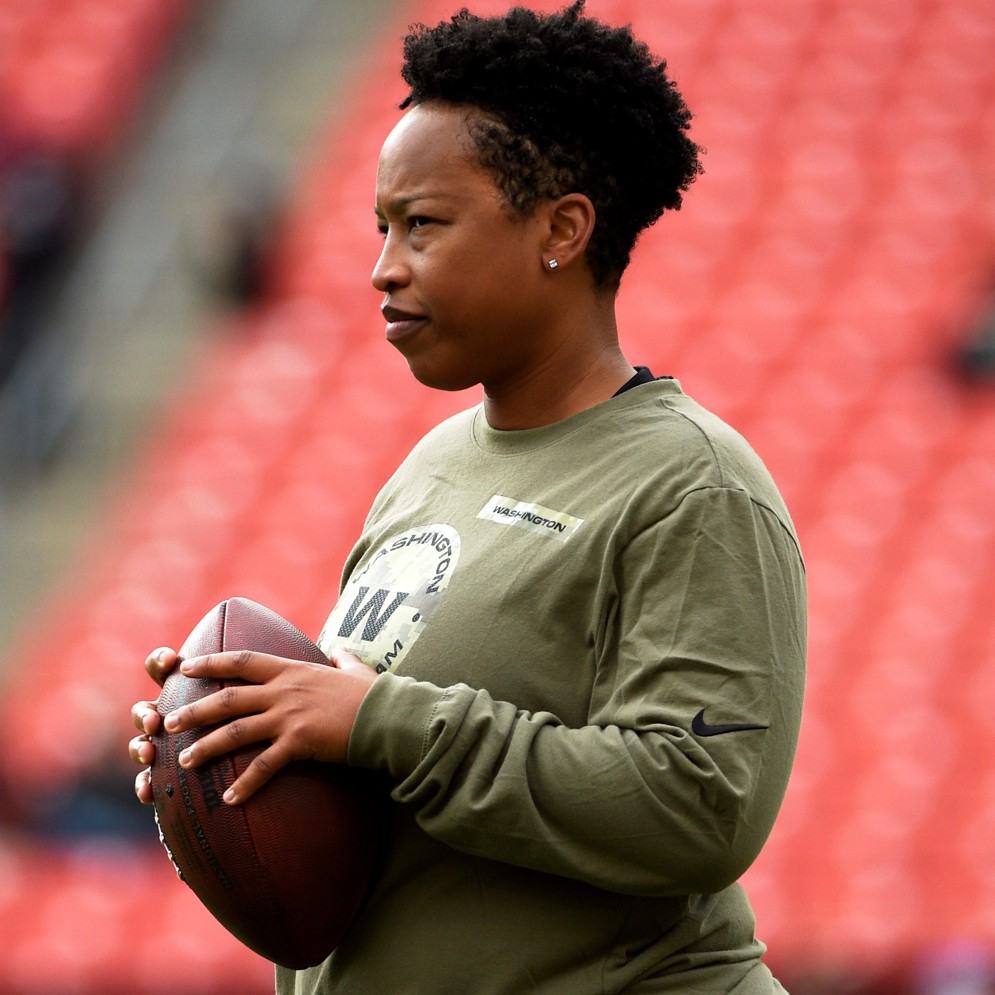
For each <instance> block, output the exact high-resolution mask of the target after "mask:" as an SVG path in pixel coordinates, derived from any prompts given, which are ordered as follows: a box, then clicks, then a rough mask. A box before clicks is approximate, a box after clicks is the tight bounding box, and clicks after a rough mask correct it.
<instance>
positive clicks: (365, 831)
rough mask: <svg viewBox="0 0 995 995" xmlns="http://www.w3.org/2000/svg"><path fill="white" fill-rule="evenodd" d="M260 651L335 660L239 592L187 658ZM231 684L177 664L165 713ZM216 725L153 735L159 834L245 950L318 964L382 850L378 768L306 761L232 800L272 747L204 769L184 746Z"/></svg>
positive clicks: (208, 618)
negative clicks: (187, 766)
mask: <svg viewBox="0 0 995 995" xmlns="http://www.w3.org/2000/svg"><path fill="white" fill-rule="evenodd" d="M243 649H251V650H257V651H259V652H263V653H271V654H274V655H276V656H282V657H288V658H291V659H295V660H305V661H308V662H311V663H323V664H326V665H327V664H328V660H327V658H326V657H325V655H324V654H323V653H322V652H321V650H320V649H319V648H318V647H317V646H316V645H315V644H314V643H312V642H311V640H310V639H308V638H307V636H305V635H304V634H303V633H302V632H300V631H299V630H298V629H296V628H295V627H294V626H293V625H291V624H290V623H289V622H287V621H286V620H285V619H283V618H281V617H280V616H279V615H277V614H276V613H275V612H273V611H270V610H269V609H268V608H264V607H263V606H262V605H258V604H256V603H255V602H253V601H249V600H247V599H245V598H229V599H228V600H227V601H223V602H221V604H219V605H218V606H217V607H215V608H214V609H212V610H211V611H210V612H208V614H207V615H205V616H204V618H203V619H202V620H201V622H200V623H199V624H198V625H197V627H196V628H195V629H194V630H193V632H191V633H190V636H189V637H188V638H187V640H186V642H184V644H183V646H182V648H181V649H180V651H179V655H180V658H181V659H189V658H191V657H194V656H202V655H204V654H207V653H216V652H220V651H223V650H243ZM226 683H239V682H237V681H236V682H227V681H220V680H204V679H199V678H196V679H195V678H190V677H185V676H183V675H182V674H180V673H179V670H174V671H173V672H172V673H171V674H170V675H169V676H168V677H167V679H166V682H165V684H164V685H163V688H162V693H161V695H160V697H159V703H158V709H159V713H160V715H166V713H167V712H169V711H171V710H173V709H174V708H178V707H180V706H181V705H185V704H188V703H189V702H192V701H196V700H197V699H199V698H202V697H204V696H205V695H208V694H211V693H212V692H214V691H218V690H220V689H221V688H222V687H223V686H224V685H225V684H226ZM207 731H208V730H207V729H194V730H191V731H189V732H184V733H178V734H176V735H169V734H167V733H165V732H160V734H158V735H157V736H155V737H153V741H154V743H155V748H156V755H155V762H154V763H153V764H152V794H153V799H154V803H155V813H156V821H157V822H158V824H159V835H160V838H161V839H162V842H163V844H164V845H165V847H166V850H167V852H168V853H169V856H170V859H171V860H172V861H173V864H174V866H175V867H176V871H177V873H178V874H179V876H180V878H181V879H182V880H183V881H184V882H186V884H187V885H188V886H189V887H190V888H191V889H192V890H193V891H194V893H195V894H196V895H197V897H198V898H199V899H200V900H201V902H203V903H204V905H205V906H206V907H207V908H208V910H209V911H210V912H211V913H212V914H213V915H214V917H215V918H216V919H217V920H218V921H219V922H220V923H221V924H222V925H223V926H225V928H226V929H228V930H229V932H231V933H232V934H233V935H234V936H235V937H237V938H238V939H239V940H241V941H242V942H243V943H244V944H245V945H246V946H248V947H250V948H251V949H253V950H255V951H256V952H257V953H259V954H261V955H262V956H263V957H265V958H267V959H268V960H271V961H273V962H275V963H277V964H280V965H282V966H284V967H290V968H297V969H299V968H303V967H310V966H312V965H314V964H319V963H321V961H323V960H324V959H325V958H326V957H327V956H328V955H329V954H330V953H331V952H332V951H333V950H334V949H335V947H336V946H337V945H338V943H339V941H340V940H341V938H342V937H343V935H344V934H345V932H346V930H347V929H348V928H349V925H350V923H351V922H352V920H353V917H354V915H355V913H356V911H357V910H358V908H359V906H360V904H361V902H362V901H363V898H364V895H365V893H366V888H367V886H368V883H369V880H370V876H371V874H372V871H373V868H374V864H375V859H376V853H377V850H378V841H379V834H378V827H379V825H380V824H381V819H380V814H381V813H380V811H379V809H380V803H381V802H382V797H381V792H380V791H379V790H378V788H377V785H376V783H375V781H374V780H373V777H374V776H373V774H372V773H371V772H369V771H362V770H356V769H352V768H349V767H345V766H342V765H339V764H330V763H320V762H318V761H295V762H293V763H291V764H288V766H287V767H285V768H284V769H283V770H281V771H280V772H279V773H278V774H276V776H275V777H274V778H273V779H272V780H271V781H269V782H268V783H267V784H266V785H265V786H264V787H262V788H261V789H260V790H259V791H258V792H257V793H256V794H254V795H252V796H251V797H250V798H249V799H248V800H247V801H246V802H245V803H244V804H242V805H235V806H232V805H226V804H225V803H224V802H223V801H222V800H221V797H222V795H223V794H224V792H225V790H226V789H227V788H228V787H229V785H231V784H232V782H233V781H234V780H235V778H236V777H237V776H238V775H239V774H240V773H241V772H242V771H244V770H245V768H246V767H247V766H248V764H249V763H250V762H251V761H252V759H253V757H255V756H257V755H258V754H259V753H260V752H261V751H262V749H263V746H262V745H256V746H252V747H246V748H242V749H238V750H236V751H234V752H232V753H230V754H228V755H226V756H223V757H219V758H218V759H216V760H214V761H210V762H208V763H206V764H204V765H203V766H201V767H198V768H196V769H194V770H183V768H181V767H180V766H179V764H178V762H177V757H178V756H179V754H180V752H181V751H182V750H184V749H186V747H188V746H190V744H191V743H193V742H195V741H196V740H197V739H198V738H199V737H200V736H201V735H203V734H204V733H205V732H207Z"/></svg>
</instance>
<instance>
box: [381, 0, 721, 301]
mask: <svg viewBox="0 0 995 995" xmlns="http://www.w3.org/2000/svg"><path fill="white" fill-rule="evenodd" d="M666 69H667V65H666V62H664V61H662V60H659V59H657V58H655V57H654V56H653V55H652V54H651V52H650V50H649V48H648V47H647V46H646V45H645V44H643V43H642V42H640V41H637V40H636V39H635V38H634V37H633V34H632V31H631V29H630V28H629V27H620V28H615V27H610V26H608V25H605V24H602V23H600V22H599V21H596V20H594V19H593V18H590V17H587V16H585V15H584V0H577V2H576V3H573V4H572V5H571V6H569V7H567V8H565V9H564V10H562V11H560V12H559V13H555V14H548V15H546V14H540V13H537V12H536V11H532V10H528V9H527V8H524V7H515V8H513V9H512V10H510V11H508V12H507V13H506V14H504V15H502V16H500V17H489V18H484V17H479V16H477V15H475V14H471V13H470V12H469V11H468V10H467V9H466V8H464V9H463V10H461V11H459V13H457V14H455V15H454V16H453V17H452V18H450V19H449V20H448V21H443V22H442V23H440V24H439V25H437V26H436V27H434V28H430V27H427V26H426V25H424V24H416V25H413V26H412V28H411V32H410V34H408V35H407V37H406V38H405V39H404V64H403V66H402V68H401V75H402V76H403V78H404V81H405V82H406V83H407V84H408V86H409V87H410V88H411V89H410V93H409V94H408V96H407V97H406V98H405V99H404V101H403V102H402V103H401V108H402V109H404V108H407V107H409V106H411V105H414V104H421V103H425V102H427V101H433V100H434V101H441V102H444V103H449V104H455V105H467V106H470V107H474V108H478V109H479V110H480V111H481V114H480V115H479V116H478V117H477V118H475V119H474V123H473V125H472V127H471V133H472V135H473V139H474V142H475V144H476V146H477V149H478V151H479V154H480V161H481V164H482V165H483V167H484V168H485V169H487V170H488V171H489V172H490V173H491V174H492V175H493V177H494V179H495V182H496V184H497V186H498V188H499V189H500V190H501V192H502V193H503V195H504V197H505V199H506V201H507V203H508V205H509V206H510V208H511V209H512V210H514V211H515V212H517V213H518V214H521V215H527V214H529V213H531V212H532V211H533V210H534V209H535V207H536V205H537V204H538V203H539V202H540V201H541V200H543V199H546V198H556V197H560V196H563V195H564V194H567V193H583V194H585V195H586V196H588V197H590V199H591V201H592V203H593V204H594V207H595V211H596V213H597V222H596V225H595V230H594V233H593V235H592V237H591V242H590V244H589V246H588V255H587V258H588V264H589V266H590V268H591V272H592V274H593V276H594V280H595V282H596V283H597V284H598V285H599V286H617V285H618V282H619V281H620V279H621V277H622V273H623V272H624V270H625V268H626V266H628V264H629V257H630V254H631V252H632V249H633V246H634V245H635V244H636V239H637V238H638V237H639V234H640V232H642V231H643V229H645V228H647V227H649V226H650V225H651V224H653V223H654V222H655V221H656V220H657V219H658V218H659V217H660V215H661V214H662V213H663V212H664V211H665V210H677V209H678V208H680V206H681V201H682V192H683V191H685V190H687V189H688V187H689V186H690V185H691V183H692V182H693V181H694V179H695V177H696V176H697V175H698V174H699V173H700V172H701V171H702V169H701V163H700V160H699V154H700V152H701V149H700V148H699V147H698V145H696V144H695V143H694V142H693V141H692V140H691V139H690V138H689V136H688V130H689V127H690V123H691V112H690V111H689V110H688V108H687V105H686V104H685V102H684V98H683V97H682V96H681V94H680V93H679V92H678V90H677V88H676V86H675V85H674V83H673V82H672V81H671V80H670V79H668V77H667V72H666Z"/></svg>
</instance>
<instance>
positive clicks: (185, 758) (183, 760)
mask: <svg viewBox="0 0 995 995" xmlns="http://www.w3.org/2000/svg"><path fill="white" fill-rule="evenodd" d="M179 760H180V766H181V767H186V765H187V764H188V763H190V750H184V751H183V752H182V753H181V754H180V757H179Z"/></svg>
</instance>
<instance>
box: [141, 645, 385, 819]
mask: <svg viewBox="0 0 995 995" xmlns="http://www.w3.org/2000/svg"><path fill="white" fill-rule="evenodd" d="M170 654H171V651H166V652H165V653H163V652H162V651H160V655H159V656H158V657H156V655H155V654H153V657H154V658H155V666H154V667H152V668H150V666H149V663H148V662H147V663H146V667H147V669H149V672H150V673H151V674H152V676H153V677H154V678H155V679H157V680H158V679H159V675H160V674H161V676H162V678H163V679H165V674H166V673H168V671H169V669H171V668H172V666H173V665H174V664H175V654H172V655H170ZM153 657H150V658H149V659H150V660H152V659H153ZM331 663H332V666H330V667H326V666H323V665H321V664H314V663H303V662H301V661H299V660H287V659H283V658H282V657H276V656H270V655H269V654H266V653H254V652H250V651H247V650H246V651H235V652H228V653H212V654H209V655H207V656H201V657H193V658H192V659H190V660H184V661H183V663H182V664H181V665H180V671H181V673H183V674H184V675H186V676H187V677H203V678H208V679H237V680H241V681H246V682H247V683H245V684H238V685H235V686H228V687H226V688H224V689H222V690H221V691H218V692H215V693H214V694H210V695H207V696H206V697H204V698H201V699H200V700H199V701H196V702H193V703H192V704H189V705H184V706H183V707H182V708H178V709H176V710H175V711H173V712H170V713H169V714H168V715H166V716H165V718H164V719H163V720H162V722H163V728H164V729H165V731H166V732H167V733H170V734H175V733H179V732H184V731H186V730H189V729H195V728H198V727H203V726H213V725H218V728H217V729H213V730H212V731H211V732H209V733H207V734H206V735H204V736H203V737H202V738H201V739H199V740H198V741H197V742H196V743H195V744H194V745H193V746H191V747H190V748H189V749H187V750H184V752H183V753H182V754H180V758H179V760H180V765H181V766H182V767H184V768H188V769H189V768H193V767H197V766H199V765H200V764H203V763H204V762H205V761H207V760H210V759H213V758H214V757H217V756H220V755H222V754H225V753H228V752H230V751H231V750H234V749H238V748H240V747H244V746H251V745H253V744H256V743H268V745H266V747H265V748H264V749H263V751H262V752H261V753H260V754H259V755H258V756H257V757H256V758H255V759H254V760H253V761H252V763H251V764H250V765H249V767H248V768H247V769H246V770H245V771H244V772H243V774H242V775H241V776H240V777H239V778H238V779H237V780H236V781H235V783H234V784H232V786H231V787H230V788H229V790H228V791H227V792H226V793H225V796H224V800H225V801H226V802H227V803H228V804H231V805H237V804H240V803H241V802H244V801H245V800H246V799H247V798H249V797H250V796H251V795H252V794H253V793H254V792H256V791H258V790H259V788H261V787H262V786H263V785H264V784H265V783H266V782H267V781H268V780H269V779H270V778H271V777H272V776H273V775H274V774H276V773H277V771H279V770H280V769H281V768H283V767H284V766H286V765H287V764H288V763H290V761H291V760H304V759H313V760H323V761H331V762H336V763H341V762H344V761H345V758H346V750H347V748H348V745H349V735H350V733H351V732H352V726H353V723H354V721H355V718H356V713H357V712H358V711H359V706H360V705H361V704H362V702H363V699H364V698H365V697H366V692H367V691H368V690H369V687H370V685H371V684H372V683H373V681H375V680H376V678H377V674H376V672H375V671H374V670H372V669H371V668H370V667H368V666H366V664H364V663H363V662H362V661H361V660H360V659H359V658H358V657H355V656H353V655H352V654H351V653H347V652H345V651H344V650H339V651H335V652H334V653H333V654H332V660H331ZM160 683H161V682H160ZM132 717H133V720H134V722H135V725H136V726H137V727H138V728H139V729H141V730H142V731H143V732H144V733H145V736H146V737H148V736H151V735H153V734H154V733H155V732H156V731H158V729H159V721H160V720H159V716H158V713H157V712H156V711H155V705H154V703H151V702H139V703H138V704H136V705H135V707H134V708H133V709H132ZM131 742H132V748H131V753H132V758H133V759H135V760H136V761H137V762H139V763H151V762H152V758H153V757H154V755H155V754H154V748H153V747H152V745H151V744H150V743H148V742H145V741H143V737H142V736H138V737H136V738H135V739H133V740H132V741H131ZM148 781H149V776H148V774H147V773H146V774H145V777H144V779H143V776H142V775H141V774H140V775H139V777H138V780H137V781H136V791H137V793H138V797H139V799H140V800H142V801H151V800H152V797H151V796H152V793H151V787H150V786H149V783H148Z"/></svg>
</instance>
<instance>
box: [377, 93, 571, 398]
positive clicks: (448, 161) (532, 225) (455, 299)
mask: <svg viewBox="0 0 995 995" xmlns="http://www.w3.org/2000/svg"><path fill="white" fill-rule="evenodd" d="M467 114H468V110H467V108H460V107H453V106H449V105H443V104H433V103H427V104H421V105H418V106H416V107H414V108H413V109H412V110H411V111H409V112H408V114H407V115H405V117H404V118H402V119H401V121H400V122H399V124H398V125H397V127H395V128H394V130H393V131H392V132H391V133H390V135H389V136H388V137H387V140H386V142H385V143H384V146H383V150H382V152H381V154H380V165H379V168H378V171H377V205H376V211H377V219H378V222H379V227H380V231H381V232H382V234H383V235H384V245H383V251H382V252H381V254H380V258H379V260H378V261H377V264H376V266H375V267H374V270H373V286H374V287H376V288H377V290H379V291H381V292H382V293H383V295H384V300H383V304H382V311H383V314H384V317H385V318H386V319H387V328H386V335H387V340H388V341H389V342H390V343H391V345H393V346H394V347H395V348H396V349H397V350H398V351H399V352H400V353H401V354H402V355H403V356H404V358H405V359H406V360H407V362H408V365H409V366H410V368H411V372H412V373H413V374H414V376H415V377H416V378H417V379H418V380H420V381H421V382H422V383H424V384H426V385H428V386H430V387H435V388H439V389H442V390H462V389H464V388H466V387H471V386H473V385H474V384H478V383H481V384H483V385H484V388H485V389H486V390H487V391H488V393H490V394H495V393H498V392H500V391H501V390H502V389H504V388H508V387H513V386H514V385H515V384H516V383H519V382H521V379H522V378H526V379H527V378H528V377H529V376H530V375H533V374H534V373H535V371H536V370H537V369H538V368H539V367H540V366H541V363H542V358H543V356H544V354H545V353H548V351H549V349H550V348H551V346H552V344H551V343H547V342H545V341H544V335H543V332H544V329H546V328H548V327H549V324H550V322H549V320H548V318H549V315H548V313H547V312H548V309H549V308H550V307H551V304H550V303H549V295H548V293H545V292H544V288H546V287H548V282H547V281H548V279H549V276H548V273H547V272H546V271H544V263H545V259H544V257H543V254H542V253H543V233H544V220H543V212H542V210H541V209H540V210H538V211H537V212H536V213H535V214H533V215H532V216H529V217H525V218H519V217H517V216H515V215H513V214H512V213H511V212H510V210H509V209H508V208H507V207H506V206H505V205H504V202H503V200H502V197H501V194H500V192H499V191H498V189H497V187H496V186H495V185H494V182H493V180H492V179H491V177H490V176H489V175H488V174H487V173H486V172H485V171H484V170H483V168H482V167H481V166H480V165H479V162H478V161H477V158H476V153H475V149H474V148H473V144H472V140H471V138H470V136H469V134H468V133H467V128H466V119H467ZM546 224H548V222H546ZM546 232H547V233H548V228H546Z"/></svg>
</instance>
